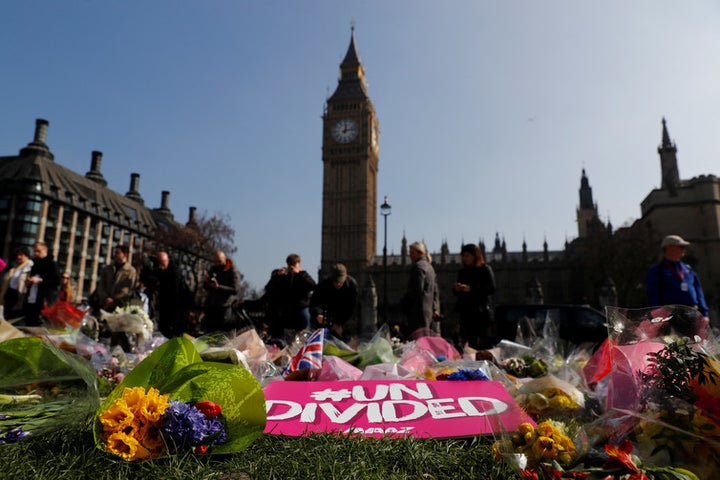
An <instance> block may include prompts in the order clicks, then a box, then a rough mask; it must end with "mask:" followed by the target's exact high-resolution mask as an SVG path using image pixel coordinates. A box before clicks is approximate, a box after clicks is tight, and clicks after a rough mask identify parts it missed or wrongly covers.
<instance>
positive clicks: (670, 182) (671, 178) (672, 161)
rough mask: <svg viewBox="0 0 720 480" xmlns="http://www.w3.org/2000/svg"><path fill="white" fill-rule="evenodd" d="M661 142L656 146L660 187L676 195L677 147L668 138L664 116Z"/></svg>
mask: <svg viewBox="0 0 720 480" xmlns="http://www.w3.org/2000/svg"><path fill="white" fill-rule="evenodd" d="M662 126H663V129H662V144H661V145H660V146H659V147H658V154H659V155H660V173H661V178H662V184H661V186H660V188H661V189H664V190H668V191H669V192H670V195H672V196H675V195H677V189H678V187H679V186H680V173H679V172H678V166H677V147H676V146H675V144H674V143H672V141H671V140H670V135H669V134H668V130H667V122H666V121H665V117H663V119H662Z"/></svg>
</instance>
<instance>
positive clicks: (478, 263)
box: [453, 243, 495, 351]
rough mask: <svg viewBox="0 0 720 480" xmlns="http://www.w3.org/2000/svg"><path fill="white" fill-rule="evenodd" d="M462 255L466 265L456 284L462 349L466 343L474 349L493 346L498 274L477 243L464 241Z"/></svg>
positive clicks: (461, 270)
mask: <svg viewBox="0 0 720 480" xmlns="http://www.w3.org/2000/svg"><path fill="white" fill-rule="evenodd" d="M460 255H461V259H462V264H463V266H462V268H461V269H460V270H459V271H458V274H457V282H456V283H455V285H454V287H453V294H454V295H455V297H456V299H457V303H456V309H457V313H458V317H459V322H460V325H459V327H460V332H459V333H460V342H459V343H460V345H459V346H460V347H461V350H460V351H462V347H463V346H464V345H465V343H467V344H468V346H470V347H471V348H474V349H485V348H490V347H492V345H491V342H490V336H491V328H492V321H493V311H492V305H491V302H490V296H491V295H492V294H493V293H495V275H494V274H493V271H492V268H490V265H488V264H487V263H485V257H484V256H483V254H482V251H481V250H480V249H479V248H478V246H477V245H475V244H472V243H469V244H467V245H463V247H462V249H461V250H460Z"/></svg>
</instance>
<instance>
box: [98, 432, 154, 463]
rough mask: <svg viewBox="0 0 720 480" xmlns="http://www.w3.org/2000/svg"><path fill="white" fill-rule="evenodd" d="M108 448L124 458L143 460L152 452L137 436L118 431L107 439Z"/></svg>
mask: <svg viewBox="0 0 720 480" xmlns="http://www.w3.org/2000/svg"><path fill="white" fill-rule="evenodd" d="M107 449H108V451H109V452H110V453H113V454H115V455H117V456H119V457H121V458H122V459H123V460H142V459H144V458H149V457H150V452H149V451H148V450H147V449H146V448H145V447H143V446H142V445H140V442H138V441H137V440H136V439H135V438H133V437H131V436H130V435H127V434H125V433H123V432H116V433H113V434H112V435H110V436H109V437H108V439H107Z"/></svg>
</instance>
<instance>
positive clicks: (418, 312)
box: [401, 242, 440, 338]
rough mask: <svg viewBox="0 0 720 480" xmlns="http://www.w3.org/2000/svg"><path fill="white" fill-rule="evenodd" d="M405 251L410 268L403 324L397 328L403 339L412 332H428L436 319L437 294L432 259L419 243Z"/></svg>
mask: <svg viewBox="0 0 720 480" xmlns="http://www.w3.org/2000/svg"><path fill="white" fill-rule="evenodd" d="M409 249H410V252H409V254H410V260H411V261H412V266H411V267H410V273H409V276H408V284H407V290H406V292H405V296H404V297H403V310H404V311H405V316H406V323H405V325H404V328H403V329H401V330H404V331H403V332H402V333H403V335H404V336H405V338H413V333H414V334H415V335H414V336H418V334H421V332H418V330H421V329H424V330H421V331H425V332H429V331H430V327H431V325H432V322H433V320H435V319H438V318H439V317H440V295H439V292H438V287H437V279H436V277H435V269H433V267H432V265H431V262H432V259H431V257H430V255H429V254H428V253H427V249H426V248H425V244H424V243H422V242H413V243H412V244H410V247H409Z"/></svg>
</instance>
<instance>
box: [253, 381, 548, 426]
mask: <svg viewBox="0 0 720 480" xmlns="http://www.w3.org/2000/svg"><path fill="white" fill-rule="evenodd" d="M264 391H265V403H266V410H267V426H266V428H265V433H272V434H278V435H291V436H300V435H304V434H306V433H315V432H341V433H344V434H360V435H365V436H368V437H383V436H412V437H421V438H425V437H433V438H443V437H465V436H472V435H481V434H489V433H493V432H498V433H500V431H501V430H505V431H514V430H517V427H518V425H519V424H521V423H523V422H530V423H532V424H533V425H534V422H533V421H532V420H531V419H530V417H528V416H527V415H526V414H525V412H523V410H522V409H521V408H520V407H519V406H518V405H517V404H516V403H515V400H513V398H512V397H511V396H510V394H509V393H508V392H507V390H505V388H504V387H503V386H502V384H501V383H499V382H491V381H457V382H455V381H425V380H390V381H388V380H383V381H345V382H287V381H275V382H272V383H270V384H268V385H267V386H266V387H265V389H264Z"/></svg>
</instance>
